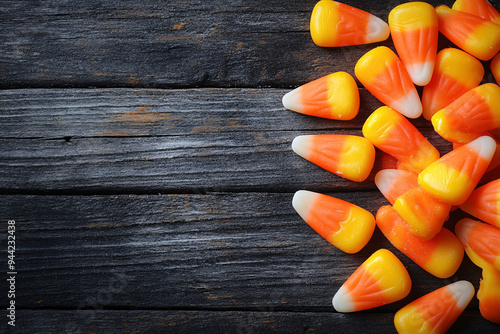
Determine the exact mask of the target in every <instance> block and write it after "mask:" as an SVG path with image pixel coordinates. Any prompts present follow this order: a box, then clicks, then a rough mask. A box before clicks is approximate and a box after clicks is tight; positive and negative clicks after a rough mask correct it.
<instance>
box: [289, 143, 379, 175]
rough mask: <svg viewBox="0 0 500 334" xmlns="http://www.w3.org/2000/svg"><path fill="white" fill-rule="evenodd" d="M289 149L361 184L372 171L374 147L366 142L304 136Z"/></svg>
mask: <svg viewBox="0 0 500 334" xmlns="http://www.w3.org/2000/svg"><path fill="white" fill-rule="evenodd" d="M292 150H293V151H294V152H295V153H297V154H298V155H300V156H301V157H303V158H304V159H306V160H309V161H310V162H312V163H314V164H316V165H318V166H320V167H322V168H324V169H326V170H328V171H330V172H332V173H334V174H336V175H339V176H342V177H344V178H346V179H349V180H352V181H356V182H362V181H364V180H365V179H366V178H367V177H368V175H370V172H371V170H372V168H373V164H374V162H375V148H374V147H373V145H372V143H370V142H369V141H368V139H366V138H363V137H360V136H351V135H330V134H325V135H304V136H298V137H296V138H295V139H294V140H293V142H292Z"/></svg>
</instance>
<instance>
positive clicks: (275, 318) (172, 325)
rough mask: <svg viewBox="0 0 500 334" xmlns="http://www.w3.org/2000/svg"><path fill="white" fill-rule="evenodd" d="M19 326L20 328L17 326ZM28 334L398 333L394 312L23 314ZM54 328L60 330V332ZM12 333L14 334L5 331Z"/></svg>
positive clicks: (483, 327)
mask: <svg viewBox="0 0 500 334" xmlns="http://www.w3.org/2000/svg"><path fill="white" fill-rule="evenodd" d="M18 326H19V327H18ZM16 327H18V328H17V329H19V330H20V331H21V330H22V332H24V333H72V334H83V333H95V334H113V333H144V334H146V333H199V332H201V331H202V332H203V333H209V334H211V333H213V334H220V333H236V334H244V333H245V334H260V333H262V334H264V333H276V334H279V333H315V334H322V333H332V328H334V329H335V333H367V334H368V333H374V334H375V333H386V334H390V333H396V330H395V328H394V325H393V314H389V313H385V314H384V313H382V314H379V313H362V314H336V313H318V312H273V311H272V310H267V309H264V310H263V311H261V312H238V311H220V312H214V311H158V310H153V311H140V310H139V311H130V310H100V309H96V310H79V311H76V312H75V311H66V310H65V311H62V310H36V311H33V310H21V311H19V320H18V321H17V323H16ZM54 329H57V331H55V330H54ZM496 331H498V325H495V324H493V323H490V322H487V321H485V320H484V319H482V318H481V316H480V314H479V313H478V312H465V313H464V314H462V315H461V316H460V318H459V319H458V320H457V322H456V323H455V324H454V325H453V326H452V328H451V329H450V331H449V333H455V334H459V333H463V334H466V333H495V332H496ZM6 333H9V332H6Z"/></svg>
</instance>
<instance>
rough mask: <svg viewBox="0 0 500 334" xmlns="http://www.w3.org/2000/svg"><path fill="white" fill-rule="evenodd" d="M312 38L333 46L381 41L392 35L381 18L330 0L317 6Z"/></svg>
mask: <svg viewBox="0 0 500 334" xmlns="http://www.w3.org/2000/svg"><path fill="white" fill-rule="evenodd" d="M310 30H311V37H312V39H313V42H314V43H315V44H316V45H318V46H325V47H334V46H347V45H359V44H367V43H375V42H381V41H384V40H386V39H387V38H389V34H390V31H389V26H388V25H387V23H385V22H384V21H382V20H381V19H379V18H378V17H376V16H374V15H372V14H369V13H367V12H365V11H362V10H360V9H357V8H354V7H351V6H349V5H345V4H343V3H340V2H336V1H331V0H321V1H319V2H318V3H316V5H315V6H314V9H313V11H312V15H311V21H310Z"/></svg>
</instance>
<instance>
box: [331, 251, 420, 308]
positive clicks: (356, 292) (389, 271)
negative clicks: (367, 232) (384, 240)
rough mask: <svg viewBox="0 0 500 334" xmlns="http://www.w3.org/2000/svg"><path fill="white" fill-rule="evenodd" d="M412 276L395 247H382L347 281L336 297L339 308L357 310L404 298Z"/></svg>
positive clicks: (335, 302)
mask: <svg viewBox="0 0 500 334" xmlns="http://www.w3.org/2000/svg"><path fill="white" fill-rule="evenodd" d="M410 289H411V279H410V275H409V274H408V271H407V270H406V268H405V266H404V265H403V264H402V263H401V261H400V260H399V259H398V258H397V257H396V255H394V254H393V253H392V252H391V251H389V250H387V249H379V250H378V251H376V252H375V253H373V254H372V255H371V256H370V257H369V258H368V259H367V260H366V261H365V262H363V264H361V265H360V266H359V267H358V268H357V269H356V271H354V273H353V274H352V275H351V276H350V277H349V278H348V279H347V281H345V283H344V284H343V285H342V286H341V287H340V289H339V290H338V291H337V293H336V294H335V296H334V297H333V300H332V303H333V307H334V308H335V310H336V311H338V312H355V311H362V310H367V309H371V308H374V307H379V306H382V305H386V304H389V303H393V302H395V301H398V300H400V299H403V298H404V297H406V296H407V295H408V293H410Z"/></svg>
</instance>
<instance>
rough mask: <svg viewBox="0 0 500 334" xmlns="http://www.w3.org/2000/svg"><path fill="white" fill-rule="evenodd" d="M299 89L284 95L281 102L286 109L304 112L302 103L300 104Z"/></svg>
mask: <svg viewBox="0 0 500 334" xmlns="http://www.w3.org/2000/svg"><path fill="white" fill-rule="evenodd" d="M299 88H300V87H298V88H295V89H294V90H292V91H290V92H288V93H286V94H285V95H283V98H282V100H281V102H282V103H283V106H284V107H285V108H286V109H289V110H292V111H297V112H300V111H301V110H302V103H301V102H300V92H299Z"/></svg>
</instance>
